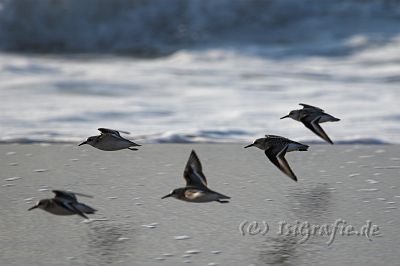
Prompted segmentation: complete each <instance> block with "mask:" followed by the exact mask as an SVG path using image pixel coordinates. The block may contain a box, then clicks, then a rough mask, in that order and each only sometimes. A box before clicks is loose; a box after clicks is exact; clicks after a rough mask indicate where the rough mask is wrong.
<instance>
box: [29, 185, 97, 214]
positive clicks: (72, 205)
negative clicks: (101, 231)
mask: <svg viewBox="0 0 400 266" xmlns="http://www.w3.org/2000/svg"><path fill="white" fill-rule="evenodd" d="M53 193H54V194H56V195H55V197H54V198H52V199H42V200H39V201H38V202H37V203H36V205H35V206H33V207H31V208H29V209H28V211H30V210H33V209H36V208H39V209H42V210H44V211H47V212H49V213H52V214H55V215H74V214H77V215H80V216H82V217H83V218H85V219H88V217H87V216H86V215H85V214H93V213H95V212H96V211H97V210H95V209H93V208H92V207H89V206H87V205H86V204H83V203H81V202H78V200H77V199H76V195H78V196H83V197H88V198H91V197H92V196H89V195H85V194H81V193H74V192H70V191H64V190H53Z"/></svg>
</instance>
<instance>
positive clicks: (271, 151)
mask: <svg viewBox="0 0 400 266" xmlns="http://www.w3.org/2000/svg"><path fill="white" fill-rule="evenodd" d="M253 146H254V147H257V148H259V149H261V150H264V153H265V155H267V157H268V159H269V160H270V161H271V162H272V163H273V164H275V165H276V167H278V168H279V170H281V171H282V172H283V173H285V174H286V175H287V176H289V177H290V178H291V179H293V180H294V181H296V182H297V177H296V175H295V174H294V173H293V171H292V169H290V166H289V164H288V162H287V161H286V159H285V154H286V152H291V151H306V150H307V149H308V147H309V146H308V145H304V144H301V143H298V142H295V141H293V140H290V139H287V138H284V137H280V136H274V135H265V138H259V139H256V140H255V141H254V142H253V143H252V144H250V145H247V146H246V147H245V148H249V147H253Z"/></svg>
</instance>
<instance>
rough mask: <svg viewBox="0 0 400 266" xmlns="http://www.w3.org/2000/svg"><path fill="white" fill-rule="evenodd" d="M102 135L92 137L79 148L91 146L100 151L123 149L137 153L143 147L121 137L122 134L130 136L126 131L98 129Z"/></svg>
mask: <svg viewBox="0 0 400 266" xmlns="http://www.w3.org/2000/svg"><path fill="white" fill-rule="evenodd" d="M98 130H99V131H100V132H101V134H100V135H98V136H91V137H89V138H88V139H87V140H86V141H84V142H82V143H81V144H79V145H78V146H81V145H84V144H89V145H91V146H93V147H95V148H97V149H99V150H103V151H118V150H122V149H129V150H132V151H137V150H138V149H137V148H134V147H138V146H141V145H139V144H137V143H135V142H132V141H130V140H128V139H125V138H123V137H122V136H121V134H120V132H121V133H124V134H129V132H126V131H117V130H114V129H108V128H99V129H98Z"/></svg>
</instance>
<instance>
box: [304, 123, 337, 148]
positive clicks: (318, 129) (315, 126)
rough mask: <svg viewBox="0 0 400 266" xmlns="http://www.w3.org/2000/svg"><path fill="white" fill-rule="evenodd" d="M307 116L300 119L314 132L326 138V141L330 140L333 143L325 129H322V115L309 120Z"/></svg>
mask: <svg viewBox="0 0 400 266" xmlns="http://www.w3.org/2000/svg"><path fill="white" fill-rule="evenodd" d="M306 118H307V117H304V118H302V119H301V120H300V121H301V122H302V123H303V124H304V125H305V126H306V127H307V128H308V129H310V130H311V131H312V132H314V134H316V135H317V136H319V137H320V138H322V139H323V140H325V141H326V142H329V143H330V144H333V141H332V140H331V139H330V138H329V137H328V135H327V134H326V133H325V131H324V130H323V129H322V127H321V126H320V125H319V120H320V119H321V117H320V116H318V117H317V118H315V119H314V120H312V121H309V120H307V119H306Z"/></svg>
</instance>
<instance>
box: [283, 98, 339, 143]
mask: <svg viewBox="0 0 400 266" xmlns="http://www.w3.org/2000/svg"><path fill="white" fill-rule="evenodd" d="M300 105H301V106H303V109H299V110H293V111H290V113H289V114H288V115H285V116H283V117H281V119H284V118H287V117H290V118H292V119H294V120H296V121H300V122H302V123H303V124H304V125H305V126H306V127H307V128H308V129H310V130H311V131H312V132H314V133H315V134H316V135H317V136H319V137H320V138H322V139H323V140H325V141H327V142H329V143H330V144H333V142H332V140H331V139H330V138H329V137H328V135H327V134H326V133H325V131H324V130H323V129H322V127H321V126H320V125H319V124H320V123H325V122H336V121H340V119H339V118H336V117H333V116H331V115H330V114H327V113H325V112H324V110H322V109H321V108H318V107H315V106H312V105H308V104H304V103H300Z"/></svg>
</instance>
